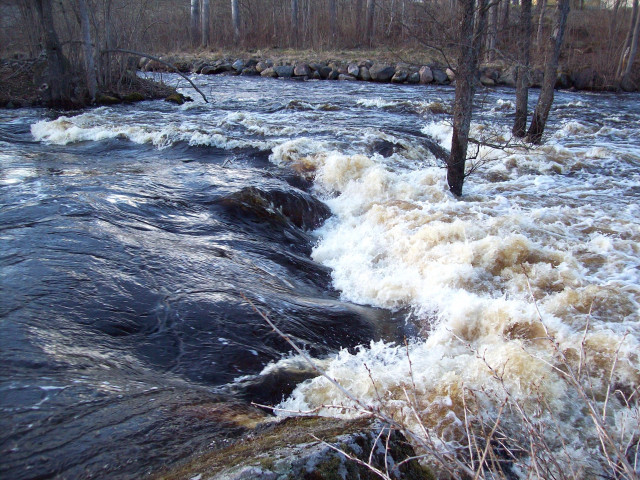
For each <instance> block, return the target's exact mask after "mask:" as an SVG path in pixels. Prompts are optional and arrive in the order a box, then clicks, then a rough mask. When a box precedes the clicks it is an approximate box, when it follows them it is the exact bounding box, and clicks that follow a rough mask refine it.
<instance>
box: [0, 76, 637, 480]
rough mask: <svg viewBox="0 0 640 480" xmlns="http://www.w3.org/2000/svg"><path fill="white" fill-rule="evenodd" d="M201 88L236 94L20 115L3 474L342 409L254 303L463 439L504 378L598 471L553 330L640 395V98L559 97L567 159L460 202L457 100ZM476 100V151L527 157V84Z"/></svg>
mask: <svg viewBox="0 0 640 480" xmlns="http://www.w3.org/2000/svg"><path fill="white" fill-rule="evenodd" d="M165 78H169V79H170V80H172V81H179V79H177V78H174V77H173V76H168V77H165ZM195 79H196V80H197V81H198V82H199V83H200V85H201V86H202V88H203V89H204V90H205V92H206V93H208V94H209V96H210V98H211V103H209V104H205V103H204V102H203V101H202V99H200V98H198V97H197V96H196V95H192V96H193V97H194V102H192V103H188V104H185V105H183V106H181V107H177V106H175V105H171V104H167V103H165V102H148V103H144V104H137V105H132V106H116V107H108V108H98V109H94V110H89V111H85V112H79V113H78V114H76V115H73V116H72V115H69V116H61V117H59V118H56V117H55V116H53V115H51V114H50V113H47V112H45V111H42V110H22V111H4V112H2V113H1V114H0V115H1V117H2V123H0V143H1V145H2V151H1V153H0V195H1V202H2V203H1V204H2V211H1V213H0V230H1V236H2V251H1V264H0V265H1V268H2V303H1V305H0V318H1V319H2V323H1V325H2V335H0V345H1V350H0V360H1V361H2V364H3V366H4V368H3V372H2V385H1V386H0V389H1V390H0V408H1V409H2V420H1V424H2V427H3V428H2V432H1V433H0V438H1V442H0V443H1V444H2V452H1V454H2V460H1V461H0V475H2V476H3V477H6V478H16V479H19V478H48V477H52V476H55V475H56V474H57V475H60V476H62V477H65V478H73V477H81V476H82V477H85V478H92V477H95V478H102V477H105V476H107V477H118V478H137V477H139V476H140V475H143V474H145V473H147V472H153V471H157V470H158V469H159V468H161V467H162V466H165V465H168V464H170V463H171V462H174V461H176V460H179V459H180V458H184V457H185V456H187V455H189V454H191V453H193V452H194V451H198V450H202V449H205V448H210V447H209V446H210V445H214V444H216V443H217V442H220V441H223V440H224V439H225V438H227V437H233V436H236V435H238V434H240V433H241V432H242V431H243V429H244V428H246V427H247V426H249V425H251V424H253V423H255V422H257V421H259V419H260V413H259V412H257V411H254V410H252V408H251V407H250V402H251V401H258V402H261V403H264V402H268V403H271V404H275V403H278V402H281V401H282V405H283V406H285V407H286V408H287V409H302V410H304V409H308V408H318V407H321V406H323V405H327V404H330V403H332V402H343V403H344V402H345V399H342V398H340V395H339V394H338V392H335V391H333V390H332V389H330V388H327V387H326V385H325V384H324V381H323V380H322V379H321V378H315V379H310V380H308V381H306V382H304V383H301V384H299V385H298V386H297V387H296V388H295V389H294V387H295V385H296V384H297V383H299V382H301V381H302V380H303V379H304V378H305V377H308V376H310V374H309V373H308V372H305V371H304V369H301V368H299V361H297V359H296V358H295V357H292V356H291V355H290V354H289V351H290V348H289V347H288V345H287V344H286V343H285V342H284V340H282V339H281V338H279V337H278V336H277V335H275V334H274V333H273V332H271V331H270V328H269V327H268V326H267V325H266V324H265V322H264V321H263V320H262V319H261V318H260V316H259V315H258V314H257V313H256V312H255V311H254V310H253V309H252V307H251V306H250V304H249V303H247V301H245V299H244V298H243V297H246V298H247V299H249V300H251V302H253V303H254V304H255V305H256V306H257V307H258V308H260V309H261V310H263V311H265V312H266V313H268V315H269V316H270V317H271V318H272V319H273V320H275V321H276V322H277V323H278V325H279V327H280V328H281V329H282V330H284V331H285V332H286V333H287V334H289V335H291V337H292V338H294V339H295V340H296V341H297V342H298V343H300V344H301V345H304V346H305V348H306V349H307V350H308V351H309V353H310V354H311V355H313V356H314V357H316V358H318V359H322V363H323V365H324V366H325V368H326V369H327V370H328V371H329V372H330V373H331V375H333V376H334V377H336V378H337V379H338V380H339V381H341V382H342V383H343V384H344V385H346V386H347V387H348V388H349V389H351V390H352V391H354V392H355V393H356V394H357V395H359V396H360V397H361V398H363V399H364V401H365V402H368V403H372V404H375V403H376V402H378V401H379V397H378V394H379V392H380V390H381V391H382V392H386V393H383V396H387V400H388V401H390V402H392V403H393V402H395V403H394V404H395V405H400V404H401V403H402V393H400V394H399V395H398V392H401V391H402V387H403V386H404V387H407V386H409V382H410V386H411V388H412V389H413V390H414V392H415V393H416V394H417V396H418V397H419V398H420V404H421V405H422V406H423V407H424V412H425V413H424V416H423V421H425V422H427V423H429V422H430V423H429V425H428V426H429V427H430V428H433V429H434V432H437V434H438V435H440V438H441V439H443V440H444V441H445V443H446V442H449V443H451V442H453V443H455V442H460V439H459V438H458V437H459V434H460V430H461V427H460V425H461V423H460V418H461V416H462V414H461V411H460V402H461V401H462V400H461V398H462V397H463V395H461V393H460V392H461V391H462V390H464V389H465V388H466V389H471V390H473V391H476V392H477V391H479V390H480V389H483V388H484V389H485V390H486V391H487V392H490V393H488V394H487V395H488V397H491V395H492V394H497V393H495V392H500V388H504V385H506V386H507V388H508V389H509V391H510V392H511V394H512V395H513V396H514V398H517V399H521V401H522V402H523V403H526V402H527V401H529V400H530V399H531V398H533V397H537V398H543V399H544V400H545V401H547V402H548V403H549V404H550V405H552V408H553V411H554V412H556V413H557V416H556V417H555V418H553V419H552V420H553V421H554V422H555V424H556V425H559V429H560V431H562V432H563V435H564V437H565V438H566V441H567V442H568V447H566V448H565V450H570V453H571V456H572V457H574V458H575V459H576V460H575V461H576V462H578V463H579V464H580V468H584V469H586V470H585V471H586V472H590V474H592V473H593V472H595V471H596V470H597V468H598V466H597V465H596V464H595V462H594V461H592V460H591V459H590V450H591V449H594V448H595V449H597V445H595V446H594V445H586V444H581V442H583V437H582V436H580V435H579V433H580V432H581V431H582V430H584V429H587V428H588V426H587V425H586V424H585V422H584V419H583V417H584V412H583V411H581V410H580V409H579V408H577V407H576V406H575V405H576V404H575V395H574V394H573V393H572V392H571V391H570V389H568V388H567V387H566V383H565V382H564V381H563V380H562V378H561V377H560V376H559V375H558V374H557V372H555V371H554V370H553V368H552V366H551V365H550V364H553V362H554V361H555V356H554V352H553V351H552V350H553V349H552V348H551V347H550V345H549V343H548V342H546V341H542V340H540V339H541V337H545V336H546V335H547V332H545V330H544V328H543V326H542V323H541V322H540V317H541V318H542V319H543V322H544V325H545V326H546V328H547V330H548V332H549V333H550V334H551V335H553V336H554V338H555V339H556V341H557V343H558V345H559V349H560V350H561V351H563V352H565V353H566V354H567V357H568V358H570V359H572V360H570V361H574V360H575V359H576V358H578V360H575V361H576V362H578V363H579V358H580V355H581V350H583V349H582V348H581V345H585V346H586V347H585V348H584V353H583V354H584V355H585V356H586V357H585V358H587V363H588V365H589V371H590V374H591V376H592V378H593V382H594V383H595V384H596V386H595V387H594V388H595V390H597V389H598V388H605V387H606V385H605V383H608V382H606V380H608V378H609V375H610V371H611V365H612V362H613V359H614V358H616V359H617V362H616V365H615V366H616V368H615V372H614V374H613V376H614V378H613V380H614V383H615V385H616V388H618V389H619V390H620V391H621V392H632V391H633V389H634V388H637V386H638V384H639V383H640V382H639V380H640V361H639V359H638V352H639V342H640V328H639V324H638V322H639V320H640V315H639V302H640V260H639V257H640V255H639V254H640V247H639V244H638V241H639V240H640V220H639V218H640V207H639V206H638V198H639V197H640V146H638V143H637V139H638V138H639V137H640V126H639V122H640V102H638V100H639V97H638V96H637V95H622V96H618V95H612V94H598V95H589V94H576V93H558V94H557V97H556V103H555V106H554V108H553V110H552V112H551V117H550V124H549V126H548V132H549V133H548V134H547V135H546V136H545V145H543V146H542V147H539V148H537V149H533V150H525V149H522V148H518V147H517V146H516V147H514V148H511V149H508V150H506V151H503V150H498V149H494V148H491V147H481V148H480V149H479V151H478V152H477V153H478V155H479V156H478V159H477V160H476V161H475V162H476V163H477V164H478V168H477V171H476V172H475V173H474V174H473V175H471V176H470V177H469V178H468V180H467V183H466V185H465V198H464V199H463V200H462V201H460V200H456V199H454V198H453V197H452V196H451V195H450V194H449V193H448V192H447V189H446V184H445V181H444V176H445V175H444V170H443V169H442V165H441V161H440V160H438V159H437V158H436V156H434V153H436V154H437V153H439V152H440V147H445V148H447V147H448V145H449V142H450V136H451V128H450V126H449V125H448V116H446V115H442V114H440V113H437V112H438V111H439V110H440V108H439V107H440V105H439V104H442V105H445V106H446V105H448V104H450V103H451V100H452V97H453V89H451V88H449V87H415V86H392V85H375V84H364V83H348V82H345V83H339V82H304V83H303V82H292V81H275V80H271V79H247V78H229V77H200V76H196V77H195ZM534 93H535V92H534ZM534 96H535V95H534ZM477 100H478V112H477V115H476V116H475V118H474V124H473V127H472V130H473V135H474V136H476V137H483V138H485V139H489V140H490V141H491V142H493V143H499V142H501V141H502V142H504V141H505V140H507V139H508V131H509V124H510V122H511V121H512V119H513V113H514V112H513V110H514V109H513V103H512V101H513V93H512V92H511V91H508V90H504V91H502V90H497V91H490V92H482V93H481V94H479V95H478V98H477ZM533 100H535V98H534V99H532V101H533ZM434 112H436V113H434ZM474 151H475V150H474ZM470 153H473V152H470ZM532 297H533V298H535V300H536V301H535V302H533V301H532ZM538 312H539V313H538ZM585 332H586V334H585ZM404 335H406V336H408V337H410V339H411V340H410V342H409V344H408V345H407V347H406V348H405V347H404V346H403V347H402V348H399V347H398V345H401V344H402V342H401V340H400V339H401V338H402V337H403V336H404ZM357 345H363V347H361V348H357V349H356V348H354V347H356V346H357ZM340 348H345V349H344V350H342V351H340V352H339V350H340ZM407 356H409V357H410V358H411V365H412V371H413V376H414V378H413V379H412V380H411V379H410V378H411V375H410V371H409V368H410V365H409V362H408V361H407ZM365 365H366V366H365ZM488 366H491V367H492V368H494V369H495V370H498V371H500V372H502V378H503V383H504V385H502V386H501V385H498V383H500V382H497V380H496V378H495V377H494V376H492V374H491V371H490V370H489V369H488V368H487V367H488ZM372 377H373V378H374V379H375V382H376V386H377V388H374V387H373V386H372V382H371V378H372ZM603 379H604V380H605V381H604V382H603V381H602V380H603ZM601 384H602V386H600V387H599V385H601ZM491 392H493V393H491ZM394 395H395V396H394ZM636 395H637V394H636ZM283 400H284V401H283ZM345 404H346V403H345ZM485 407H486V408H487V409H488V410H489V412H490V410H491V408H492V407H491V406H490V405H486V406H485ZM623 407H624V405H622V402H621V401H620V399H619V398H613V399H612V400H611V402H610V404H609V405H608V408H609V409H610V413H609V415H610V417H611V419H612V424H613V425H614V428H616V429H618V431H619V432H620V431H622V430H623V428H626V431H625V432H626V433H625V432H622V433H621V434H622V435H623V436H624V435H626V436H627V437H628V436H629V435H630V434H631V435H632V434H633V433H634V432H635V431H637V429H638V427H637V425H638V424H637V423H635V424H634V423H633V421H634V419H633V418H629V415H632V414H633V411H632V410H629V409H625V408H623ZM399 408H401V407H399ZM636 413H637V412H636ZM345 414H349V412H348V411H345ZM489 414H491V413H489ZM635 421H637V419H636V420H635ZM252 422H253V423H252ZM634 425H635V426H634ZM634 429H635V430H634ZM629 432H631V433H629ZM627 437H625V439H626V438H627ZM523 461H524V460H523Z"/></svg>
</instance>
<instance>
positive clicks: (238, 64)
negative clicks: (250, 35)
mask: <svg viewBox="0 0 640 480" xmlns="http://www.w3.org/2000/svg"><path fill="white" fill-rule="evenodd" d="M245 66H246V64H245V61H244V60H242V59H241V58H239V59H238V60H236V61H235V62H233V63H232V64H231V67H232V68H233V69H234V70H235V71H236V72H242V70H244V68H245Z"/></svg>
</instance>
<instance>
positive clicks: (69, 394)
mask: <svg viewBox="0 0 640 480" xmlns="http://www.w3.org/2000/svg"><path fill="white" fill-rule="evenodd" d="M12 128H13V130H14V131H8V130H7V129H4V130H3V132H2V142H3V144H6V145H8V146H10V151H11V154H10V155H8V156H7V158H5V159H3V163H2V166H1V177H0V178H1V179H2V187H1V189H0V196H1V200H2V205H3V208H2V211H1V212H0V225H1V226H0V235H1V236H2V241H3V248H2V252H1V254H0V255H1V256H0V265H1V266H2V298H3V301H2V304H1V305H0V318H1V320H2V329H3V334H2V336H0V351H1V353H0V357H1V359H2V364H3V372H2V374H1V375H2V386H1V387H0V388H1V392H0V408H2V411H3V414H2V420H0V424H1V433H0V444H2V452H1V455H2V458H3V460H2V461H1V462H0V476H2V477H3V478H12V479H27V478H53V477H60V478H104V477H109V478H138V477H140V476H141V475H143V474H146V473H148V472H151V471H153V470H155V469H157V468H159V467H161V466H163V465H166V464H168V463H171V462H173V461H176V460H178V459H180V458H183V457H185V456H187V455H189V454H192V453H193V452H194V450H195V449H199V448H204V447H207V446H208V445H210V444H211V443H212V442H219V441H221V440H223V439H224V438H228V437H234V436H237V435H239V434H240V433H241V432H243V431H244V430H245V429H246V428H247V427H248V426H251V425H253V424H255V422H256V421H257V420H258V419H260V418H261V417H262V416H263V415H264V413H261V412H259V411H257V410H255V409H253V408H252V407H250V406H249V402H251V401H256V400H257V401H260V402H262V403H269V402H271V403H275V402H278V401H279V400H281V398H282V395H284V394H286V393H288V392H289V391H290V390H291V389H292V388H293V386H294V385H295V383H296V382H297V381H299V380H300V379H301V378H304V377H305V374H302V376H300V375H299V374H298V373H295V372H292V373H291V374H287V373H286V372H284V373H283V372H282V371H280V372H276V373H274V374H273V375H272V376H271V377H269V376H266V377H265V376H260V375H258V374H259V373H260V371H261V370H262V369H263V368H264V367H265V365H267V364H268V363H269V362H273V361H277V360H279V359H280V358H282V356H283V355H286V354H287V353H288V352H289V351H290V347H289V346H288V345H287V344H286V342H285V341H284V340H283V339H281V338H279V337H278V336H277V335H275V334H274V333H273V332H272V331H271V330H270V328H269V327H268V326H267V325H265V323H264V321H263V320H262V319H261V318H260V317H259V316H258V315H257V314H256V312H254V311H253V310H252V308H251V307H250V306H249V305H247V303H246V302H244V301H243V300H242V297H241V296H242V295H246V296H247V297H248V298H250V299H251V300H252V301H253V302H255V304H256V305H257V306H258V307H259V308H260V309H262V310H264V311H265V312H266V313H268V314H269V316H270V317H271V318H272V319H273V320H274V321H275V322H276V323H277V324H278V325H279V326H280V328H282V330H284V331H286V332H287V334H289V335H290V336H291V337H292V338H294V339H296V340H297V341H298V342H299V343H300V344H301V345H303V346H304V347H305V348H306V349H307V350H308V351H309V352H310V353H311V354H313V355H318V356H322V355H326V354H328V353H330V352H333V351H336V350H337V349H339V348H341V347H354V346H356V345H358V344H362V343H366V342H368V341H369V340H370V339H372V338H377V337H379V332H380V331H379V329H378V326H377V325H380V324H382V323H384V321H385V319H386V318H387V316H388V314H387V313H386V312H384V311H380V310H375V309H371V308H365V307H360V306H356V305H351V304H347V303H344V302H341V301H340V300H339V299H338V296H337V294H336V292H334V291H332V290H331V287H330V276H329V272H328V271H327V269H326V268H324V267H322V266H320V265H318V264H316V263H314V262H313V261H311V260H310V258H309V253H310V248H311V245H312V243H313V241H314V239H313V238H312V237H311V236H310V233H309V231H310V230H311V229H313V228H315V227H317V226H318V225H319V224H320V223H321V222H322V221H323V220H324V219H326V218H327V217H328V215H329V210H328V208H327V207H326V206H325V205H324V204H323V203H322V202H320V201H319V200H317V199H316V198H314V197H313V196H312V195H311V194H310V193H309V191H308V188H307V187H308V184H306V182H305V181H304V180H301V179H299V178H297V177H294V176H292V175H291V174H290V173H284V172H282V171H281V170H279V169H277V168H275V167H273V166H271V165H269V163H268V152H266V153H265V152H260V151H257V150H252V149H248V150H231V151H223V150H220V149H216V148H204V147H192V146H189V145H187V144H177V145H175V146H174V147H173V148H171V149H167V150H163V151H158V150H157V149H155V148H152V147H150V146H147V145H137V144H134V143H131V142H127V141H124V140H120V139H111V140H105V141H100V142H83V143H77V144H73V145H70V146H66V147H51V146H43V145H40V144H33V143H31V142H30V141H29V140H28V136H27V135H26V134H25V131H24V126H23V127H22V129H21V127H19V126H14V127H12ZM19 140H20V141H19ZM240 377H242V378H244V380H243V381H242V382H239V383H237V384H235V383H234V381H235V380H236V379H238V378H240ZM229 385H236V386H234V387H229ZM267 386H268V387H267ZM216 392H217V393H216Z"/></svg>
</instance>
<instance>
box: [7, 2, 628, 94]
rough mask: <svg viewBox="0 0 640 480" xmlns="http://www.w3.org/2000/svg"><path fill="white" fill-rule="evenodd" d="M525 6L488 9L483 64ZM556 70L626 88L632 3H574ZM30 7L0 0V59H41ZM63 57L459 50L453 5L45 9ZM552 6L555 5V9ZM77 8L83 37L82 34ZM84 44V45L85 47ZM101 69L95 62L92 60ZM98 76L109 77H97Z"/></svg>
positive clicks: (539, 19) (505, 56)
mask: <svg viewBox="0 0 640 480" xmlns="http://www.w3.org/2000/svg"><path fill="white" fill-rule="evenodd" d="M521 1H522V0H489V1H488V2H487V5H486V29H485V30H486V33H485V35H484V36H483V39H484V40H483V41H484V42H485V43H484V45H483V52H482V58H481V59H480V60H481V61H486V62H494V61H498V62H506V63H510V64H513V63H514V62H515V60H516V59H517V57H518V51H519V49H518V45H519V43H521V41H522V39H523V37H522V35H523V34H522V31H521V29H520V27H519V25H520V21H519V18H520V13H521V11H522V5H521ZM571 1H572V5H571V10H572V14H571V15H570V17H569V19H568V21H567V29H566V35H565V39H566V41H565V48H564V50H563V53H562V57H561V62H560V63H561V66H562V67H563V68H567V69H569V70H572V71H575V70H578V69H586V68H590V69H593V70H594V71H596V72H599V73H600V74H601V75H602V76H603V77H604V78H603V79H602V82H604V83H606V84H609V85H612V84H614V83H615V82H621V81H622V79H623V77H625V76H626V77H627V78H628V79H629V78H630V75H631V67H632V65H633V63H634V60H635V58H637V54H636V53H637V45H638V34H639V33H640V32H639V31H638V30H639V29H640V21H639V20H638V15H637V11H638V0H608V2H609V3H608V4H607V3H604V2H598V3H596V4H593V1H594V0H571ZM37 3H38V2H37V1H36V0H0V10H1V12H0V13H1V15H0V49H2V50H4V51H5V52H9V53H10V52H16V51H21V52H25V51H27V52H29V53H30V54H31V55H33V56H36V55H38V54H39V53H40V52H41V51H42V50H43V36H42V33H43V32H42V28H41V22H40V20H39V19H38V18H37V12H38V8H37V5H36V4H37ZM41 3H43V5H44V4H45V3H49V5H50V9H51V19H52V20H53V21H54V26H55V30H56V32H57V35H58V37H59V40H60V43H61V45H62V48H63V50H64V53H65V55H67V56H68V57H74V56H78V55H82V53H77V52H72V50H74V49H75V50H78V49H77V45H78V44H79V42H83V41H84V40H83V39H86V38H87V35H88V36H89V37H90V39H91V41H92V42H93V44H94V46H95V47H96V49H105V47H108V48H110V49H112V48H114V47H119V48H127V49H133V50H145V51H149V52H150V53H169V52H171V51H185V50H192V49H194V50H199V49H202V48H204V49H218V48H238V49H260V48H276V47H279V48H288V47H293V48H303V49H314V50H331V49H345V48H346V49H354V48H360V49H368V48H374V49H382V50H385V49H402V48H424V49H433V51H434V52H437V51H439V50H442V51H443V52H448V53H451V52H452V51H454V50H455V46H456V42H457V37H458V35H459V19H460V11H459V8H458V3H459V0H84V1H80V0H59V1H51V0H42V2H41ZM555 3H556V2H555V1H554V2H553V4H554V5H555ZM82 4H85V5H86V8H87V16H88V22H85V25H87V27H88V28H85V29H83V27H82V21H83V20H82V17H83V14H82ZM553 11H554V8H553V6H549V5H547V0H539V1H538V2H536V3H534V5H533V8H532V12H531V25H532V30H531V33H530V35H528V37H529V39H530V40H531V45H532V50H531V62H532V64H538V65H543V64H544V63H545V59H546V57H545V51H544V45H546V43H545V38H546V37H548V35H550V34H551V30H552V28H553V24H554V19H553ZM85 43H86V42H85ZM97 60H98V62H96V64H98V63H99V60H100V59H97ZM101 74H102V75H104V74H105V71H103V72H101Z"/></svg>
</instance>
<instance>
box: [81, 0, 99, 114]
mask: <svg viewBox="0 0 640 480" xmlns="http://www.w3.org/2000/svg"><path fill="white" fill-rule="evenodd" d="M78 14H79V16H80V26H81V28H82V42H83V44H84V68H85V75H86V79H87V91H88V92H89V97H90V98H91V102H94V101H95V99H96V90H97V85H96V66H95V63H94V56H93V52H94V50H93V43H92V42H91V25H90V24H89V10H88V9H87V2H86V0H78Z"/></svg>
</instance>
